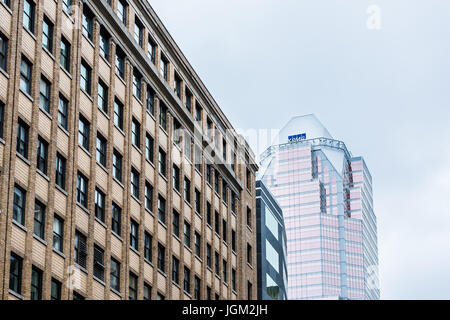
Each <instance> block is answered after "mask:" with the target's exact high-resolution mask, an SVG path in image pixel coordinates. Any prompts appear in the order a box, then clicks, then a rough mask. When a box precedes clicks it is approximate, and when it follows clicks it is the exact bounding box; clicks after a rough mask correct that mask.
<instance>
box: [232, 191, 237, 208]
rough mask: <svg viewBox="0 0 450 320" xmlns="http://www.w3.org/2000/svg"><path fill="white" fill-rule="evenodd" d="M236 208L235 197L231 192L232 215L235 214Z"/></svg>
mask: <svg viewBox="0 0 450 320" xmlns="http://www.w3.org/2000/svg"><path fill="white" fill-rule="evenodd" d="M236 206H237V201H236V195H235V194H234V192H232V193H231V211H232V212H233V213H236Z"/></svg>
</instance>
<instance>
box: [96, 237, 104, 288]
mask: <svg viewBox="0 0 450 320" xmlns="http://www.w3.org/2000/svg"><path fill="white" fill-rule="evenodd" d="M94 277H96V278H97V279H98V280H100V281H105V252H104V251H103V249H101V248H100V247H98V246H96V245H94Z"/></svg>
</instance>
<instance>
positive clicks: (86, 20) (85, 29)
mask: <svg viewBox="0 0 450 320" xmlns="http://www.w3.org/2000/svg"><path fill="white" fill-rule="evenodd" d="M93 31H94V19H93V18H92V15H91V13H90V12H86V9H84V11H83V20H82V30H81V32H82V33H83V35H84V36H85V37H86V38H88V39H89V40H91V41H93V39H94V37H93Z"/></svg>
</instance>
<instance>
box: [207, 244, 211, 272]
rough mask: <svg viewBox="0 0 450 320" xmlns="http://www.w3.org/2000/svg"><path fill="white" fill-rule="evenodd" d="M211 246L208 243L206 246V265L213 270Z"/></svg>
mask: <svg viewBox="0 0 450 320" xmlns="http://www.w3.org/2000/svg"><path fill="white" fill-rule="evenodd" d="M211 258H212V257H211V245H210V244H209V243H208V244H207V245H206V265H207V266H208V267H209V268H212V261H211Z"/></svg>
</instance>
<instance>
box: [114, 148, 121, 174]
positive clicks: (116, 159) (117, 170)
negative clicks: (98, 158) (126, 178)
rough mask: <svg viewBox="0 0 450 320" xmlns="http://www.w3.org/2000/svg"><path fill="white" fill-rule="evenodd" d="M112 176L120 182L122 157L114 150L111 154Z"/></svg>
mask: <svg viewBox="0 0 450 320" xmlns="http://www.w3.org/2000/svg"><path fill="white" fill-rule="evenodd" d="M113 176H114V178H115V179H116V180H117V181H119V182H122V155H121V154H120V153H119V152H118V151H117V150H115V149H114V152H113Z"/></svg>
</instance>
